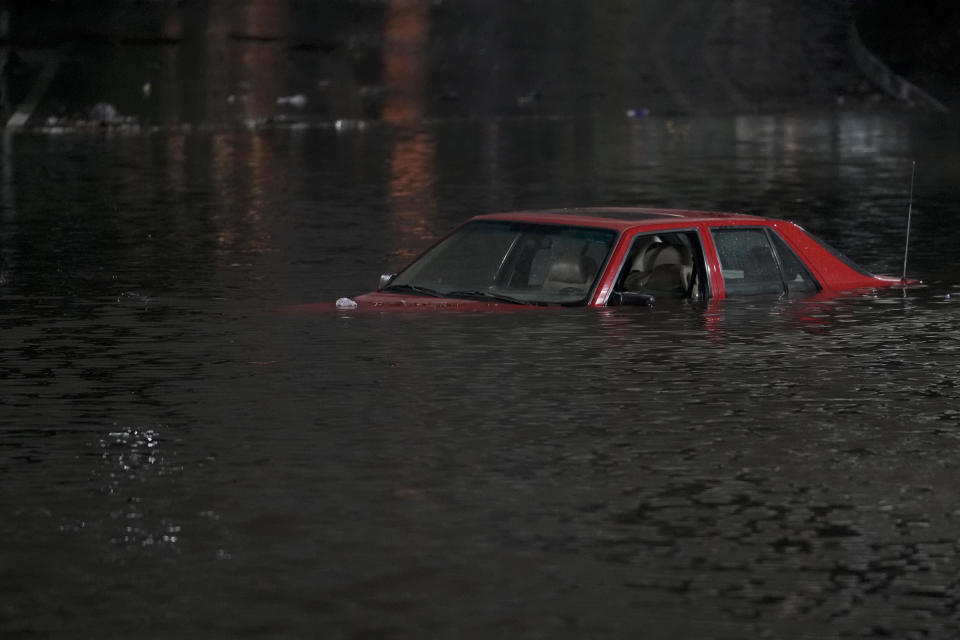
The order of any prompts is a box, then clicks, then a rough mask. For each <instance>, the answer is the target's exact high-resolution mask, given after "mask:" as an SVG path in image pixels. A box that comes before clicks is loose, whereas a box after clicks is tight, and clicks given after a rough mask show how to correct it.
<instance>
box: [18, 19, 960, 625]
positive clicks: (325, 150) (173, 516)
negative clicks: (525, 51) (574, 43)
mask: <svg viewBox="0 0 960 640" xmlns="http://www.w3.org/2000/svg"><path fill="white" fill-rule="evenodd" d="M421 27H422V28H426V26H425V25H421ZM408 62H409V61H408ZM411 64H416V63H415V62H411ZM385 99H386V100H387V102H388V104H389V100H392V98H385ZM6 140H7V141H8V145H7V146H6V147H5V156H4V157H5V159H9V162H7V161H6V160H5V162H4V167H3V169H4V186H5V191H4V203H3V214H2V220H3V224H2V227H0V241H2V255H3V256H4V260H5V262H4V268H5V269H6V271H4V274H5V279H4V280H3V281H2V282H0V329H2V335H3V338H2V340H0V384H2V388H3V393H2V394H0V416H2V422H3V428H2V430H0V515H2V517H0V564H2V565H3V567H4V578H5V579H4V580H3V581H2V582H0V603H2V604H0V630H2V631H3V632H4V636H5V637H6V636H7V635H10V636H17V635H18V634H20V635H28V634H40V635H44V636H61V637H76V636H78V635H79V636H99V635H103V634H104V633H106V634H108V635H112V634H124V635H131V634H133V635H137V634H141V633H142V629H143V628H144V624H145V623H146V624H149V627H150V629H151V630H155V633H156V634H157V635H177V634H182V633H183V632H184V631H185V630H190V631H193V630H196V631H197V632H198V633H202V634H205V635H229V636H233V635H239V634H241V633H248V634H251V635H261V636H271V637H275V636H311V635H316V631H317V630H318V629H324V630H327V629H332V630H334V635H336V636H338V637H353V636H361V635H381V636H386V637H422V636H423V635H428V636H431V637H464V636H466V637H489V636H490V635H492V634H495V633H501V634H502V633H506V634H507V635H510V636H511V637H543V636H545V635H549V636H551V637H571V638H573V637H584V636H591V637H599V636H605V637H622V636H624V635H642V636H643V637H653V638H657V637H663V638H667V637H711V636H713V637H763V636H772V637H791V636H792V637H796V636H799V635H807V636H811V637H829V636H844V635H846V636H854V637H858V636H863V637H868V636H875V635H884V634H887V635H891V636H893V637H908V636H910V635H911V634H913V635H916V636H918V637H919V636H922V635H924V634H927V635H929V636H941V637H949V636H952V635H956V633H957V631H958V629H957V622H956V620H955V616H953V610H954V608H955V607H954V605H955V603H956V601H957V598H958V597H960V592H958V588H957V584H956V580H955V576H956V574H957V571H958V569H960V567H958V557H957V545H956V535H955V532H956V525H957V522H956V521H957V518H958V517H960V516H958V514H960V503H958V500H957V498H956V495H955V494H956V492H955V489H954V484H955V478H956V461H955V460H954V458H955V455H954V450H955V445H956V441H957V433H958V430H957V428H958V420H960V412H958V411H957V409H956V407H957V402H958V399H960V391H958V387H957V385H956V383H955V380H954V378H955V375H954V373H955V371H956V369H957V366H958V364H960V342H958V340H957V337H956V331H954V330H953V327H955V326H956V325H957V322H958V320H960V318H958V317H957V316H958V312H957V308H956V306H955V305H956V302H955V298H956V299H960V298H957V296H958V295H960V283H957V282H955V280H954V275H955V272H956V269H955V266H956V265H955V263H956V258H955V252H954V251H953V250H952V247H954V246H955V245H956V243H957V241H958V240H960V238H958V233H960V232H958V230H957V229H956V225H953V224H951V223H950V221H951V220H952V212H953V210H954V209H955V206H956V202H957V187H956V181H955V180H954V179H953V177H952V174H951V173H950V172H949V171H945V170H944V169H942V168H936V169H934V168H931V170H930V171H928V172H926V173H924V172H923V170H922V167H923V166H924V164H923V159H924V158H931V159H933V158H940V157H946V156H948V155H949V154H947V151H948V150H949V149H951V148H955V146H956V134H955V132H953V131H951V130H949V129H943V128H941V127H933V126H931V125H928V124H927V123H924V122H923V121H915V120H905V119H899V118H891V117H885V116H880V115H876V116H853V115H840V116H837V117H833V116H784V117H766V116H757V117H753V118H672V119H666V118H665V119H660V118H648V119H646V120H643V121H642V122H638V121H635V120H629V121H627V120H606V119H601V118H598V119H564V120H550V119H546V120H541V119H525V120H524V119H518V120H510V119H505V120H500V121H496V122H481V121H477V122H459V123H456V122H443V123H436V124H429V125H425V126H422V127H419V128H413V129H408V128H405V126H404V125H403V124H402V123H399V122H398V123H392V124H390V125H389V126H384V127H382V128H370V129H366V130H363V131H353V132H346V131H341V132H336V131H334V130H307V131H305V130H300V129H277V130H270V131H256V132H247V131H239V132H223V131H218V132H190V133H187V132H182V131H178V132H170V133H162V134H159V133H158V134H152V135H133V134H129V135H126V134H116V133H115V134H110V135H104V136H86V135H71V136H39V135H17V136H12V137H7V138H6ZM93 157H96V158H97V159H98V161H97V162H91V161H90V158H93ZM913 157H916V158H918V159H920V160H921V164H920V166H921V173H920V175H919V176H918V186H917V200H916V203H915V209H914V214H915V218H914V221H915V224H916V226H915V236H914V237H915V243H916V244H915V251H914V253H913V255H915V256H916V261H915V262H913V263H912V264H913V267H912V273H915V274H917V275H919V276H921V277H923V278H924V279H926V280H928V281H929V282H930V284H929V286H927V287H925V288H918V289H910V290H907V291H905V292H903V291H889V292H884V293H882V294H879V295H870V296H853V297H848V298H840V299H829V300H827V299H816V298H814V299H806V300H765V299H748V300H740V301H736V300H732V301H723V302H717V301H713V302H706V303H703V304H679V303H678V304H675V305H668V304H663V305H659V306H658V307H657V308H656V309H653V310H650V309H646V308H610V309H600V310H586V309H553V310H549V309H535V310H526V311H515V312H512V313H470V314H452V313H437V314H426V315H419V314H403V315H397V316H393V315H388V314H384V315H379V314H377V315H365V314H360V315H349V314H340V315H338V314H335V313H329V314H314V315H310V314H300V315H288V314H282V313H278V312H275V311H274V310H275V309H276V308H278V307H279V306H280V305H281V304H285V303H288V302H310V301H316V300H333V299H335V298H336V297H338V296H340V295H345V294H352V293H357V292H361V291H365V290H368V289H370V288H372V286H373V283H374V282H375V279H376V276H377V274H379V273H380V272H381V271H383V270H386V269H385V266H388V265H390V261H391V260H395V261H400V262H402V259H405V256H406V255H407V254H409V253H412V252H417V251H420V250H422V249H423V248H424V247H425V246H426V245H427V244H428V243H429V242H430V240H431V237H432V236H433V235H434V234H436V233H440V232H442V231H444V230H446V229H447V228H449V227H450V226H452V225H454V224H456V223H458V222H460V221H462V220H463V219H464V218H465V217H466V216H467V215H470V214H472V213H477V212H482V211H486V210H489V209H498V208H513V207H547V206H557V205H561V206H562V205H564V204H598V205H606V204H609V205H613V204H652V205H657V204H661V205H662V204H666V205H681V206H691V207H710V208H722V209H738V210H745V211H751V212H774V213H778V214H780V215H783V216H784V217H788V218H793V219H797V220H798V221H800V222H801V223H803V224H804V225H805V226H807V227H808V228H810V229H812V230H814V231H816V232H818V233H820V235H823V236H824V237H826V238H827V239H828V240H829V241H830V242H831V243H833V244H836V245H838V246H840V247H841V248H843V249H844V250H845V251H847V252H848V253H850V254H851V255H853V256H854V257H855V258H856V259H858V260H859V261H861V262H863V263H864V264H866V265H868V266H869V267H871V268H874V269H877V270H891V271H894V272H897V271H898V269H899V263H900V259H901V255H902V254H901V251H902V233H901V231H900V225H901V222H902V219H903V214H904V213H905V208H904V207H903V206H901V205H902V204H903V199H904V197H905V196H904V194H905V189H906V186H907V185H906V180H907V178H908V176H906V174H905V173H904V170H905V168H908V167H909V159H911V158H913ZM930 162H931V164H935V161H933V160H931V161H930ZM398 251H399V252H400V253H401V254H403V255H400V256H398V255H397V252H398ZM393 266H396V265H393ZM947 294H953V295H952V297H950V298H948V297H947ZM198 599H202V600H203V601H204V602H205V606H204V607H201V608H199V609H198V608H197V606H196V603H197V601H198Z"/></svg>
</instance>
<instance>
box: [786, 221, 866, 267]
mask: <svg viewBox="0 0 960 640" xmlns="http://www.w3.org/2000/svg"><path fill="white" fill-rule="evenodd" d="M803 232H804V233H806V234H807V235H808V236H809V237H810V239H811V240H813V241H814V242H816V243H817V244H818V245H820V246H821V247H823V248H824V249H826V250H827V251H828V252H829V253H830V255H832V256H833V257H834V258H836V259H837V260H839V261H840V262H842V263H843V264H845V265H847V266H848V267H850V268H851V269H853V270H854V271H856V272H857V273H859V274H860V275H862V276H867V277H869V278H872V277H873V274H872V273H870V272H869V271H867V270H866V269H864V268H863V267H861V266H860V265H859V264H857V263H856V262H854V261H853V260H851V259H850V258H848V257H847V256H846V255H844V254H843V253H841V252H840V250H839V249H835V248H834V247H832V246H830V244H828V243H827V242H825V241H824V240H823V239H822V238H820V237H818V236H816V235H814V234H812V233H810V232H809V231H807V230H806V229H803Z"/></svg>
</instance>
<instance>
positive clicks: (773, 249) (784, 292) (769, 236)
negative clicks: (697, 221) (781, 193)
mask: <svg viewBox="0 0 960 640" xmlns="http://www.w3.org/2000/svg"><path fill="white" fill-rule="evenodd" d="M758 230H759V231H762V232H763V234H764V238H765V239H766V241H767V248H768V249H770V253H771V255H772V256H773V262H774V264H775V265H776V267H777V273H778V274H779V275H780V287H781V290H780V293H779V294H773V293H768V294H755V295H778V296H780V297H784V296H789V295H790V287H789V286H787V281H786V279H785V277H784V268H783V258H782V257H781V256H780V251H779V250H778V249H777V245H776V243H775V242H774V240H773V239H774V238H777V239H778V240H780V242H781V243H783V245H784V246H785V247H786V248H787V250H788V251H790V252H791V253H793V257H794V258H796V259H797V261H798V262H799V263H800V266H801V267H802V268H803V271H804V273H805V274H806V276H807V277H808V278H809V279H810V281H811V282H813V284H814V286H816V288H817V291H816V292H814V293H818V292H820V291H823V284H822V283H821V282H820V281H819V280H818V279H817V277H816V275H814V272H813V270H812V269H811V268H810V265H808V264H807V261H806V260H804V259H803V258H802V257H801V256H800V254H799V253H797V251H796V250H795V249H794V248H793V247H791V246H790V243H789V242H788V241H787V239H786V238H784V237H783V235H782V234H780V233H777V230H776V229H774V228H773V227H770V226H768V225H762V224H760V225H755V224H750V225H739V224H738V225H710V226H709V227H708V231H709V233H710V241H711V242H712V243H713V250H714V254H715V255H716V259H717V268H718V273H719V275H720V282H721V283H723V295H724V297H725V298H726V297H729V293H728V290H727V280H726V278H725V277H724V275H723V262H722V260H721V257H720V249H719V245H718V244H717V239H716V232H717V231H720V232H730V231H758ZM808 235H809V234H808ZM733 295H734V297H739V295H747V296H748V295H754V294H736V293H735V294H733ZM809 295H813V294H812V293H811V294H809Z"/></svg>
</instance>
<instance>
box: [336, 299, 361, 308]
mask: <svg viewBox="0 0 960 640" xmlns="http://www.w3.org/2000/svg"><path fill="white" fill-rule="evenodd" d="M356 308H357V302H356V301H355V300H351V299H350V298H338V299H337V309H356Z"/></svg>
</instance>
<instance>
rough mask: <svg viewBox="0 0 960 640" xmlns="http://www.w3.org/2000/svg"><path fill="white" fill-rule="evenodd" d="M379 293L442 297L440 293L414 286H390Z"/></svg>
mask: <svg viewBox="0 0 960 640" xmlns="http://www.w3.org/2000/svg"><path fill="white" fill-rule="evenodd" d="M381 291H385V292H387V293H416V294H417V295H421V296H429V297H431V298H442V297H444V294H442V293H440V292H439V291H434V290H433V289H429V288H427V287H421V286H419V285H415V284H391V285H387V286H386V287H384V288H383V289H381Z"/></svg>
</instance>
